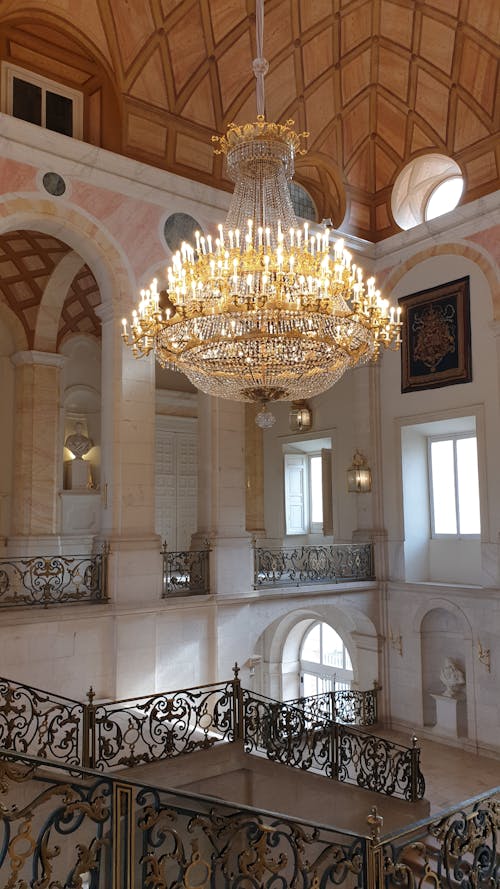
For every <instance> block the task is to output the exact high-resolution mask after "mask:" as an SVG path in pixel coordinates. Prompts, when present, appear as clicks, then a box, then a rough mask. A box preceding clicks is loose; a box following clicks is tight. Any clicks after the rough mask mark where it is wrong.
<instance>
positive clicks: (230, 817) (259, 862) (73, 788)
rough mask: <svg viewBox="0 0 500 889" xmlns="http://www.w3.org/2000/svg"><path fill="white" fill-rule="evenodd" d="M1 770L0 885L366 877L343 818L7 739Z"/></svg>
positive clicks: (203, 888)
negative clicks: (59, 757) (261, 803)
mask: <svg viewBox="0 0 500 889" xmlns="http://www.w3.org/2000/svg"><path fill="white" fill-rule="evenodd" d="M0 780H1V784H2V791H3V796H2V807H1V808H0V823H1V829H2V842H1V843H0V885H1V886H2V887H10V889H14V887H16V889H17V887H19V889H21V887H25V889H28V887H33V889H34V887H39V889H42V887H54V889H55V887H60V889H76V887H80V889H82V887H85V889H111V887H116V889H167V887H172V889H173V887H181V886H184V887H189V889H242V887H248V889H252V887H253V889H263V887H268V889H271V887H273V889H274V887H276V889H278V887H283V889H284V887H294V889H315V887H316V889H318V887H325V889H326V887H332V886H338V887H343V889H354V887H359V889H365V887H366V889H371V886H370V884H369V883H368V882H367V881H368V874H369V870H370V868H369V866H368V862H369V846H370V840H369V839H367V838H365V837H363V836H357V835H356V834H354V833H351V832H349V831H347V830H339V829H336V828H333V827H323V826H320V825H318V824H310V823H308V822H303V821H300V820H297V819H293V818H289V817H286V816H283V815H278V814H272V813H269V812H263V811H258V810H256V809H252V808H250V807H248V806H243V805H241V806H235V805H228V804H226V803H224V802H222V801H221V800H218V799H212V798H209V797H203V796H197V795H194V794H190V793H185V792H183V791H172V790H160V789H158V788H154V787H150V786H144V785H142V784H140V783H135V782H131V781H127V780H123V779H122V778H121V777H120V778H119V779H118V778H116V779H115V778H113V777H110V776H106V777H104V776H103V775H102V774H99V773H96V772H91V771H84V770H76V769H72V770H71V772H68V771H66V770H64V769H62V768H61V767H57V768H56V769H54V768H51V770H50V772H48V771H47V769H46V763H45V762H44V761H42V760H36V759H31V758H28V757H25V758H22V759H21V758H19V757H17V756H15V755H12V754H11V753H5V752H4V751H0ZM373 889H375V887H373Z"/></svg>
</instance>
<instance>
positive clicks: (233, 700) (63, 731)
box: [0, 665, 425, 800]
mask: <svg viewBox="0 0 500 889" xmlns="http://www.w3.org/2000/svg"><path fill="white" fill-rule="evenodd" d="M238 674H239V669H238V667H237V665H235V668H234V679H232V680H230V681H227V682H222V683H214V684H212V685H206V686H200V687H196V688H191V689H183V690H180V691H174V692H163V693H160V694H155V695H144V696H138V697H135V698H129V699H126V700H121V701H111V702H100V703H97V704H96V703H94V698H95V695H94V692H93V690H92V689H90V691H89V693H88V695H87V698H88V701H87V703H86V704H80V703H79V702H78V701H73V700H71V699H69V698H68V699H66V698H62V697H60V696H59V695H52V694H50V693H48V692H42V691H40V690H39V689H33V688H30V687H29V686H27V685H22V684H21V683H17V682H12V681H10V680H8V679H0V746H1V747H4V748H7V749H10V750H13V751H15V752H17V753H20V754H30V755H36V756H42V757H46V758H47V760H50V761H58V762H61V763H65V764H67V765H77V766H83V767H91V768H97V769H101V770H103V771H104V770H107V771H109V770H112V769H118V768H125V767H131V766H134V765H138V764H145V763H151V762H158V761H160V760H163V759H169V758H172V757H174V756H179V755H181V754H183V753H189V752H192V751H193V750H198V749H205V748H207V747H211V746H213V745H215V744H220V743H228V742H233V741H243V743H244V748H245V750H246V751H247V752H248V753H252V752H258V753H264V754H265V755H266V756H267V757H268V758H269V759H271V760H274V761H276V762H281V763H286V764H287V765H290V766H296V767H299V768H301V769H313V770H316V771H319V772H321V773H323V774H324V775H327V776H328V777H330V778H333V779H336V780H338V781H344V782H347V783H351V784H357V785H358V786H359V787H366V788H368V789H370V790H375V791H377V792H379V793H385V794H388V795H390V796H399V797H402V798H403V799H407V800H416V799H421V798H422V796H423V794H424V788H425V784H424V779H423V776H422V773H421V771H420V751H419V748H418V747H417V746H416V743H415V744H414V746H413V747H412V748H407V747H403V746H402V745H398V744H394V743H393V742H391V741H388V740H385V739H383V738H379V737H377V736H376V735H372V734H368V733H366V732H361V731H357V730H356V729H355V728H353V727H352V726H347V725H342V724H340V723H336V722H334V721H332V720H331V719H329V718H325V719H324V720H323V721H322V722H321V721H318V720H316V722H315V723H314V725H311V721H310V718H309V715H308V713H307V712H305V711H304V710H303V709H301V708H299V707H295V706H291V705H290V704H287V703H282V702H278V701H273V700H271V699H269V698H265V697H263V696H262V695H257V694H255V693H253V692H250V691H246V690H244V689H242V688H241V684H240V680H239V676H238Z"/></svg>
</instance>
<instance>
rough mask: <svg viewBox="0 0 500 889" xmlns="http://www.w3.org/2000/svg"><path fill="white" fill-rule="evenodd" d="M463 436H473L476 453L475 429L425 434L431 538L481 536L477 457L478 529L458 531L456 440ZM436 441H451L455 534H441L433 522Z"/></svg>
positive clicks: (445, 538) (461, 538) (446, 538)
mask: <svg viewBox="0 0 500 889" xmlns="http://www.w3.org/2000/svg"><path fill="white" fill-rule="evenodd" d="M465 438H474V439H475V440H476V453H478V439H477V430H476V431H475V432H444V433H441V434H440V435H429V436H427V471H428V476H429V515H430V520H431V540H479V539H480V538H481V486H480V478H479V457H478V460H477V480H478V496H479V523H480V528H479V531H478V532H477V533H475V534H466V533H461V532H460V502H459V496H458V461H457V441H459V440H462V439H465ZM437 441H452V442H453V477H454V483H455V491H454V494H455V517H456V525H457V533H456V534H441V533H439V532H437V531H436V529H435V524H434V485H433V476H432V444H433V442H437Z"/></svg>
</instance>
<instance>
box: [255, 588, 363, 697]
mask: <svg viewBox="0 0 500 889" xmlns="http://www.w3.org/2000/svg"><path fill="white" fill-rule="evenodd" d="M318 620H319V621H324V622H325V623H327V624H330V626H331V627H333V629H334V630H336V632H337V633H338V634H339V636H340V637H341V638H342V640H343V642H344V643H345V645H346V646H347V648H348V651H349V654H350V655H351V660H352V665H353V670H354V680H355V682H357V683H358V684H359V686H360V687H363V688H368V687H371V686H372V684H373V681H374V680H375V679H377V677H378V634H377V630H376V628H375V625H374V624H373V623H372V621H371V620H370V618H368V617H367V616H366V614H363V612H362V611H359V610H358V609H357V608H353V607H352V606H351V605H348V606H346V605H343V604H342V603H341V604H339V603H335V604H331V603H318V604H317V605H315V606H314V607H307V608H298V609H296V610H295V611H291V612H288V613H287V614H286V615H282V616H281V617H279V618H277V619H276V620H275V621H273V623H271V624H269V626H268V627H267V628H266V629H265V630H264V632H263V633H262V634H261V636H260V639H259V640H258V645H257V651H258V652H259V653H260V654H261V657H262V684H263V687H264V688H263V690H264V692H265V694H269V695H270V697H273V698H277V699H282V698H283V693H284V692H285V691H286V693H287V694H286V696H287V697H294V695H293V694H289V691H290V689H291V682H290V681H289V679H287V678H285V677H287V674H290V673H292V672H293V669H294V660H293V657H294V652H295V655H296V660H297V662H298V651H299V645H300V641H301V639H302V637H303V634H304V632H305V630H306V628H307V626H308V625H310V624H311V623H312V622H314V621H318ZM297 687H298V666H297ZM295 696H298V695H295Z"/></svg>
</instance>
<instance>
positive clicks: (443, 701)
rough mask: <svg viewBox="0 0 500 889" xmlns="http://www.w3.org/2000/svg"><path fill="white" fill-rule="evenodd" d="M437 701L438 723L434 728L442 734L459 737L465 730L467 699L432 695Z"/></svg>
mask: <svg viewBox="0 0 500 889" xmlns="http://www.w3.org/2000/svg"><path fill="white" fill-rule="evenodd" d="M431 697H432V698H434V700H435V702H436V724H435V726H434V730H435V731H436V733H438V734H440V735H449V736H450V737H452V738H458V737H460V736H461V735H463V734H464V733H465V732H464V721H465V720H464V717H465V700H464V698H463V697H459V698H452V697H450V696H447V695H434V694H432V695H431Z"/></svg>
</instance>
